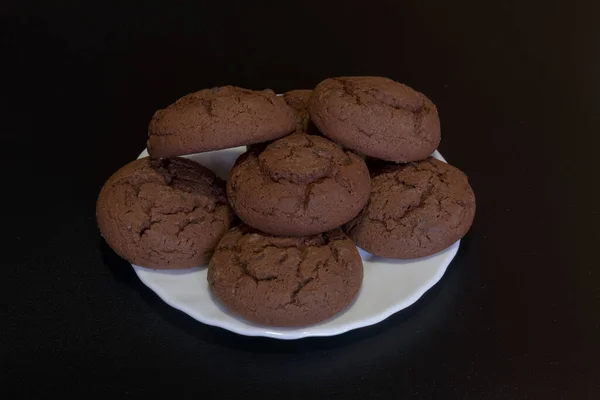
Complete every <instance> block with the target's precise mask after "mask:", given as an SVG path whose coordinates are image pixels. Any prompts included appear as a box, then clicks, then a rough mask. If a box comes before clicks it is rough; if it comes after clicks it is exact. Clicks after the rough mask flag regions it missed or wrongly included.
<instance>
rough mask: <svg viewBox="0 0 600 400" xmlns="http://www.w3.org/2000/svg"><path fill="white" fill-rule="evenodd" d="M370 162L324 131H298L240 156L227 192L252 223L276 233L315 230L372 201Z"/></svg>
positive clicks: (334, 225) (325, 228)
mask: <svg viewBox="0 0 600 400" xmlns="http://www.w3.org/2000/svg"><path fill="white" fill-rule="evenodd" d="M370 190H371V183H370V177H369V171H368V169H367V166H366V164H365V162H364V161H363V160H362V159H361V158H360V157H359V156H357V155H356V154H354V153H353V152H351V151H344V150H343V149H342V148H341V147H340V146H339V145H338V144H336V143H333V142H331V141H330V140H327V139H325V138H323V137H321V136H313V135H306V134H298V133H297V134H293V135H290V136H287V137H285V138H283V139H279V140H277V141H275V142H273V143H271V144H269V145H268V146H266V147H265V148H264V149H262V151H261V149H257V150H256V151H249V152H247V153H244V154H242V155H241V156H240V158H239V159H238V160H237V161H236V164H235V165H234V167H233V168H232V170H231V172H230V174H229V179H228V180H227V197H228V198H229V202H230V204H231V206H232V207H233V209H234V211H235V212H236V214H237V215H238V216H239V217H240V219H241V220H242V221H244V222H245V223H247V224H248V225H250V226H253V227H255V228H257V229H260V230H261V231H263V232H267V233H270V234H273V235H291V236H302V235H313V234H316V233H321V232H326V231H328V230H331V229H334V228H337V227H339V226H341V225H343V224H345V223H346V222H348V221H350V220H351V219H352V218H354V217H355V216H356V215H357V214H358V213H359V212H360V210H361V209H362V208H363V207H364V206H365V205H366V204H367V202H368V200H369V193H370Z"/></svg>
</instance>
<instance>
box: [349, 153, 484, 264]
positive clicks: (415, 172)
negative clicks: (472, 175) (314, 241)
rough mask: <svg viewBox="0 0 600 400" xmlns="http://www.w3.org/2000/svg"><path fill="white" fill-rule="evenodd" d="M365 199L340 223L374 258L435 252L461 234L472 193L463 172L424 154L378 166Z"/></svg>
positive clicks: (468, 216)
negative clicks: (416, 159)
mask: <svg viewBox="0 0 600 400" xmlns="http://www.w3.org/2000/svg"><path fill="white" fill-rule="evenodd" d="M371 182H372V190H371V199H370V201H369V204H368V205H367V206H366V207H365V208H364V210H363V211H362V212H361V213H360V214H359V215H358V216H357V217H356V218H355V219H354V220H352V221H351V222H349V223H348V224H347V225H346V227H345V230H346V233H347V234H348V236H350V237H351V238H352V239H353V240H354V242H355V243H356V245H357V246H359V247H360V248H362V249H364V250H366V251H368V252H370V253H371V254H374V255H376V256H380V257H387V258H400V259H412V258H418V257H425V256H429V255H432V254H435V253H437V252H439V251H441V250H443V249H445V248H446V247H448V246H450V245H452V244H453V243H454V242H456V241H457V240H459V239H460V238H462V237H463V236H464V235H465V234H466V233H467V231H468V230H469V228H470V227H471V223H472V222H473V218H474V215H475V195H474V194H473V190H472V189H471V186H470V185H469V182H468V180H467V176H466V175H465V174H464V173H462V172H461V171H460V170H458V169H457V168H455V167H453V166H451V165H448V164H446V163H444V162H442V161H439V160H436V159H434V158H433V157H429V158H427V159H426V160H423V161H419V162H414V163H410V164H405V165H397V164H389V163H386V164H385V165H383V166H379V170H377V171H374V172H373V174H372V181H371Z"/></svg>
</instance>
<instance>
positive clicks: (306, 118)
mask: <svg viewBox="0 0 600 400" xmlns="http://www.w3.org/2000/svg"><path fill="white" fill-rule="evenodd" d="M311 94H312V90H292V91H289V92H287V93H284V94H283V99H284V100H285V102H286V103H287V105H288V106H290V107H291V108H292V109H293V110H294V112H295V113H296V131H298V132H305V133H308V134H311V135H315V134H319V130H318V129H317V127H316V126H315V125H314V124H313V123H312V121H311V120H310V115H309V113H308V101H309V100H310V96H311Z"/></svg>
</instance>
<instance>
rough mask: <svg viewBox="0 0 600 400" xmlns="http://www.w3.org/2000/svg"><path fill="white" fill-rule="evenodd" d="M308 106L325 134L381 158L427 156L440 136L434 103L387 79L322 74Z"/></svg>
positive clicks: (351, 147)
mask: <svg viewBox="0 0 600 400" xmlns="http://www.w3.org/2000/svg"><path fill="white" fill-rule="evenodd" d="M308 109H309V112H310V116H311V119H312V121H313V122H314V123H315V125H316V126H317V128H318V129H319V130H320V131H321V132H322V133H323V134H324V135H325V136H327V137H329V138H331V139H333V140H335V141H336V142H338V143H340V144H342V145H343V146H344V147H348V148H350V149H353V150H356V151H358V152H360V153H362V154H365V155H368V156H371V157H376V158H379V159H382V160H387V161H394V162H410V161H417V160H422V159H425V158H427V156H429V155H430V154H431V153H433V151H434V150H435V149H437V147H438V145H439V143H440V139H441V136H440V120H439V117H438V112H437V108H436V107H435V105H434V104H433V103H432V102H431V101H430V100H429V99H428V98H427V97H425V95H423V94H422V93H419V92H417V91H415V90H413V89H411V88H410V87H408V86H406V85H403V84H401V83H398V82H395V81H393V80H391V79H388V78H382V77H370V76H362V77H340V78H330V79H326V80H324V81H322V82H321V83H319V84H318V85H317V87H316V88H315V89H314V91H313V94H312V96H311V99H310V102H309V106H308Z"/></svg>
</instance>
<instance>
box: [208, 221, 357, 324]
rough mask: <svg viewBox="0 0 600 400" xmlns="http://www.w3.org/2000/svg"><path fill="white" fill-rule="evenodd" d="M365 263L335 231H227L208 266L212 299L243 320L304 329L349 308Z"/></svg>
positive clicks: (245, 229) (349, 242)
mask: <svg viewBox="0 0 600 400" xmlns="http://www.w3.org/2000/svg"><path fill="white" fill-rule="evenodd" d="M362 277H363V265H362V260H361V258H360V255H359V253H358V251H357V249H356V246H355V245H354V243H353V242H352V241H351V240H350V239H349V238H348V237H347V236H346V235H345V234H344V233H342V232H341V231H340V230H339V229H336V230H333V231H329V232H326V233H322V234H319V235H314V236H302V237H281V236H270V235H267V234H265V233H262V232H259V231H257V230H255V229H253V228H251V227H249V226H247V225H241V226H238V227H235V228H233V229H231V230H230V231H229V232H228V233H227V234H225V236H224V237H223V239H222V240H221V241H220V242H219V245H218V246H217V248H216V249H215V253H214V256H213V257H212V259H211V261H210V264H209V266H208V283H209V287H210V289H211V291H212V293H213V294H214V296H215V297H216V298H217V299H218V300H219V301H220V302H221V303H222V304H223V305H224V306H225V307H226V308H227V309H229V310H230V311H232V312H233V313H235V314H237V315H239V316H241V317H242V318H244V319H246V320H248V321H250V322H254V323H258V324H262V325H270V326H282V327H285V326H290V327H291V326H306V325H312V324H315V323H318V322H321V321H324V320H326V319H328V318H330V317H332V316H333V315H335V314H337V313H338V312H340V311H342V310H343V309H344V308H345V307H346V306H348V305H349V304H350V303H351V302H352V301H353V300H354V298H355V297H356V295H357V294H358V292H359V290H360V286H361V283H362Z"/></svg>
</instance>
